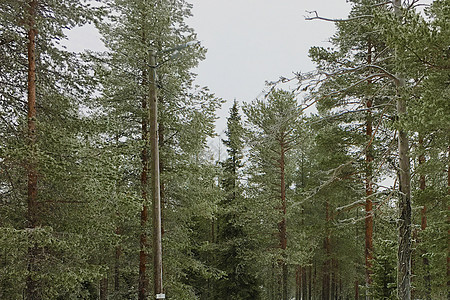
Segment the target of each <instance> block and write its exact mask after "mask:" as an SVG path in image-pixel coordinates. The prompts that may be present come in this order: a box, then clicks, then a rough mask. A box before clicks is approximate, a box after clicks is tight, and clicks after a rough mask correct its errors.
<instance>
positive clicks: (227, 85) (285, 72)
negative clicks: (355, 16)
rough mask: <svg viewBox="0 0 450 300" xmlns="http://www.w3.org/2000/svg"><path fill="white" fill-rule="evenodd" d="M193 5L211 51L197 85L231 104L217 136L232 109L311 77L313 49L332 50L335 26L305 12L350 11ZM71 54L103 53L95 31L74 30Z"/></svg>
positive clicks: (245, 3) (313, 3) (238, 1)
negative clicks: (284, 82) (296, 76)
mask: <svg viewBox="0 0 450 300" xmlns="http://www.w3.org/2000/svg"><path fill="white" fill-rule="evenodd" d="M187 1H188V2H190V3H192V4H193V5H194V7H193V10H192V12H193V17H192V18H190V19H189V20H187V23H188V24H189V25H190V26H191V27H193V28H194V30H195V31H196V32H197V34H198V39H199V40H200V41H201V43H202V45H203V46H205V47H206V48H207V49H208V53H207V55H206V60H204V61H202V62H201V63H200V66H199V67H198V68H197V69H196V70H194V72H196V73H197V74H198V77H197V84H199V85H201V86H208V87H209V88H210V90H211V92H213V93H215V94H216V96H218V97H220V98H223V99H225V100H227V103H226V104H225V105H224V107H223V108H222V110H221V111H220V112H219V113H218V114H219V116H220V117H221V119H220V120H219V121H218V124H217V131H218V133H221V132H222V131H223V130H224V128H225V124H226V121H225V118H226V116H227V115H228V110H229V107H230V104H231V103H232V101H233V100H234V99H237V100H238V101H252V100H253V99H255V98H256V97H258V96H260V95H261V91H262V90H263V89H264V87H265V85H264V83H265V81H266V80H268V81H273V80H277V79H278V78H279V77H280V76H285V77H290V76H291V75H292V73H293V72H299V71H302V72H307V71H311V70H312V69H313V68H314V66H313V64H312V63H311V62H310V60H309V58H308V49H309V48H310V47H311V46H328V45H329V43H328V39H329V38H330V37H331V36H332V35H333V34H334V31H335V27H334V24H333V23H330V22H325V21H317V20H315V21H306V20H305V19H304V15H306V11H307V10H308V11H311V10H317V11H318V12H319V14H320V15H321V16H326V17H330V18H345V17H346V16H347V14H348V12H349V10H350V5H349V4H348V3H347V2H346V1H345V0H187ZM65 44H66V45H67V46H68V47H69V50H72V51H83V50H84V49H91V50H104V47H103V45H102V42H101V41H100V37H99V35H98V32H96V30H95V29H94V28H93V27H92V26H85V27H84V28H77V29H73V30H71V31H70V32H69V41H68V42H66V43H65Z"/></svg>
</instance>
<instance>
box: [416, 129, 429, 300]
mask: <svg viewBox="0 0 450 300" xmlns="http://www.w3.org/2000/svg"><path fill="white" fill-rule="evenodd" d="M419 147H420V151H421V153H420V156H419V165H423V164H424V163H425V161H426V159H425V153H424V145H423V137H422V136H421V135H420V134H419ZM419 188H420V190H421V191H422V192H423V191H425V188H426V181H425V175H424V174H423V172H422V174H420V177H419ZM420 216H421V222H420V223H421V224H420V225H421V226H420V229H421V230H422V231H425V229H427V206H426V204H424V205H423V207H422V209H421V211H420ZM422 254H423V259H422V263H423V268H424V271H425V275H424V277H423V281H424V283H425V299H426V300H431V276H430V270H429V267H430V262H429V260H428V257H426V255H425V254H426V251H423V253H422Z"/></svg>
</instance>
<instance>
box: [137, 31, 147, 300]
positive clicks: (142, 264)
mask: <svg viewBox="0 0 450 300" xmlns="http://www.w3.org/2000/svg"><path fill="white" fill-rule="evenodd" d="M143 39H145V38H143ZM147 76H148V74H147V71H146V70H145V69H144V71H143V72H142V85H143V86H144V87H146V86H147V84H148V82H147ZM147 101H148V100H147V97H143V99H142V105H141V107H142V112H143V113H142V119H141V132H142V140H143V142H144V148H143V149H142V153H141V161H142V171H141V193H142V211H141V236H140V252H139V287H138V290H139V292H138V299H139V300H146V299H147V295H148V286H149V279H148V276H147V257H148V248H149V245H148V240H147V226H148V225H147V223H148V164H149V157H148V148H149V140H148V119H147V115H146V114H144V112H146V111H147Z"/></svg>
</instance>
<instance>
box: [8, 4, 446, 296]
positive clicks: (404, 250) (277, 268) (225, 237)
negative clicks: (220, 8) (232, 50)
mask: <svg viewBox="0 0 450 300" xmlns="http://www.w3.org/2000/svg"><path fill="white" fill-rule="evenodd" d="M350 2H352V10H351V12H350V15H349V17H348V19H346V20H333V19H327V18H325V17H322V16H320V15H319V14H318V13H314V12H313V13H312V15H311V17H310V19H321V20H322V21H332V22H335V23H336V26H337V29H336V34H335V35H334V36H333V37H332V38H331V43H332V46H331V47H330V48H327V49H325V48H320V47H312V48H311V50H310V57H311V59H312V60H313V61H314V62H315V63H316V65H317V68H316V70H315V71H314V72H311V73H308V74H297V75H296V76H295V77H294V78H293V79H292V82H294V81H297V82H298V84H297V85H296V88H295V89H294V90H293V91H286V90H283V89H280V88H279V87H278V86H277V84H275V85H273V86H269V88H268V92H267V94H266V96H265V97H264V99H257V100H254V101H253V102H246V103H244V104H242V107H240V105H239V103H238V102H237V101H235V102H234V104H233V106H232V108H231V110H230V114H229V116H228V122H227V129H226V132H225V137H224V139H223V141H222V143H223V144H224V146H225V147H226V151H227V156H226V158H224V159H222V160H219V161H217V160H216V159H215V158H214V155H213V154H212V153H211V152H210V150H209V149H208V147H207V141H208V138H212V137H214V136H215V133H214V122H215V119H216V118H217V117H216V111H217V109H218V108H219V107H220V105H221V104H222V102H223V100H222V99H219V98H217V97H216V96H215V95H214V94H212V93H211V92H210V91H209V90H208V89H207V88H206V87H198V86H195V85H194V79H195V74H193V73H192V72H191V70H192V68H193V67H195V66H196V65H197V64H198V63H199V61H200V60H202V59H203V58H204V53H205V49H203V48H202V47H201V46H196V47H192V48H187V49H185V50H182V52H180V53H179V54H178V55H177V56H172V55H171V54H170V53H166V52H162V51H163V50H164V49H168V48H172V47H174V46H177V45H180V44H184V43H186V42H188V41H192V40H195V39H196V35H195V32H194V30H193V29H192V28H190V27H189V26H187V25H186V23H185V20H186V18H188V17H189V16H190V8H191V6H190V4H188V3H187V2H185V1H183V0H175V1H166V0H163V1H160V0H158V1H156V0H139V1H128V0H127V1H126V0H108V1H98V3H94V2H89V3H86V2H85V1H70V2H64V1H63V2H61V1H51V0H29V1H16V0H3V1H2V2H1V3H0V87H1V88H0V102H1V106H0V136H1V139H0V250H1V251H0V298H1V299H148V298H152V297H153V291H152V288H151V286H152V285H151V284H150V282H151V281H152V280H153V278H152V276H153V275H152V272H151V269H152V263H151V259H150V258H151V249H152V243H151V241H152V230H151V228H152V225H151V224H152V217H151V214H150V213H149V211H150V208H149V207H151V201H152V199H151V190H150V181H151V174H150V172H149V164H150V162H151V161H150V145H149V130H150V123H149V117H148V116H149V114H148V112H149V90H150V86H151V85H152V84H153V83H155V84H156V86H157V87H158V97H159V107H158V111H159V112H158V114H159V115H158V118H159V126H158V139H159V150H160V165H159V168H160V170H161V183H160V191H161V199H162V203H163V205H162V206H163V207H162V225H163V226H162V235H163V257H164V260H163V263H164V268H163V271H164V275H163V280H164V287H165V293H166V294H167V297H168V298H170V299H277V300H278V299H283V300H287V299H292V298H294V299H363V298H364V299H414V298H416V299H447V297H448V284H449V282H448V276H449V274H450V273H449V272H450V263H449V243H448V233H449V227H448V226H449V223H448V222H449V221H448V220H449V219H448V218H449V216H448V200H449V193H450V192H449V188H450V173H449V164H450V163H449V155H450V154H449V151H450V148H449V147H450V145H449V141H450V137H449V132H450V118H449V112H450V101H449V100H450V99H449V95H450V89H449V86H450V52H449V51H450V50H449V45H450V28H449V22H448V20H449V17H450V2H449V1H448V0H435V1H433V2H432V4H431V5H429V6H427V7H426V8H425V10H424V11H423V12H422V11H421V10H420V8H421V7H422V6H421V5H422V3H420V2H419V1H404V2H403V3H402V2H401V1H398V0H395V1H386V2H379V1H374V0H352V1H350ZM94 4H96V5H94ZM87 22H93V23H95V24H96V26H97V28H98V29H99V31H100V33H101V34H102V38H103V41H104V43H105V45H106V47H107V51H105V52H103V53H94V52H85V53H82V54H75V53H71V52H69V51H67V50H66V49H65V48H64V47H62V46H61V45H60V41H61V40H62V39H65V38H66V37H65V34H64V31H63V29H70V28H73V27H75V26H82V25H83V24H86V23H87ZM152 50H156V51H159V53H160V55H159V56H158V64H157V66H152V65H150V60H149V55H150V51H152ZM153 67H156V68H157V73H158V78H157V79H156V82H151V77H150V72H151V68H153ZM281 81H286V79H282V80H281ZM312 105H315V107H316V108H317V112H316V113H308V114H307V113H305V110H306V109H307V108H308V107H310V106H312ZM241 108H242V109H241Z"/></svg>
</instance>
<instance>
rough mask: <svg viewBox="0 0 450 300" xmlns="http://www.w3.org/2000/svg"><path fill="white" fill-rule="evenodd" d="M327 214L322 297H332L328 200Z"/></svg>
mask: <svg viewBox="0 0 450 300" xmlns="http://www.w3.org/2000/svg"><path fill="white" fill-rule="evenodd" d="M325 216H326V236H325V239H324V241H323V247H324V250H325V260H324V263H323V273H322V299H323V300H329V299H330V273H331V268H332V266H331V260H330V253H331V251H330V248H331V245H330V233H329V229H328V226H329V225H328V222H329V221H330V203H329V202H328V200H327V201H326V203H325Z"/></svg>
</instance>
